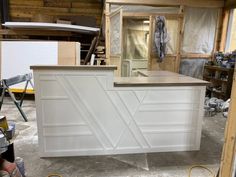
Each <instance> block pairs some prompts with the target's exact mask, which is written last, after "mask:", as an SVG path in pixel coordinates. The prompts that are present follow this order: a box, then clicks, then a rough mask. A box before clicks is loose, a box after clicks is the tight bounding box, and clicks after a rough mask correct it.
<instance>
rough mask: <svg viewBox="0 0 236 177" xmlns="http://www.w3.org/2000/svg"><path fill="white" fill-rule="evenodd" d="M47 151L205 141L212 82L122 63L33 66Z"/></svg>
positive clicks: (110, 150) (159, 148) (186, 147)
mask: <svg viewBox="0 0 236 177" xmlns="http://www.w3.org/2000/svg"><path fill="white" fill-rule="evenodd" d="M31 69H33V74H34V82H35V99H36V114H37V125H38V137H39V151H40V156H41V157H56V156H83V155H107V154H126V153H148V152H170V151H195V150H199V149H200V142H201V130H202V118H203V104H204V97H205V90H206V85H207V84H208V82H206V81H203V80H199V79H194V78H191V77H187V76H184V75H179V74H177V73H171V72H167V71H155V73H154V72H152V73H146V75H145V73H144V74H141V75H142V76H139V77H127V78H124V77H123V78H115V77H114V70H115V69H116V67H115V66H31Z"/></svg>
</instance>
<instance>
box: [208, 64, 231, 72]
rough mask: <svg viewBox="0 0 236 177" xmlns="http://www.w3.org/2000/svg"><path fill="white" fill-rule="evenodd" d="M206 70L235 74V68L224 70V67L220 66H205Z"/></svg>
mask: <svg viewBox="0 0 236 177" xmlns="http://www.w3.org/2000/svg"><path fill="white" fill-rule="evenodd" d="M204 67H205V68H206V69H211V70H217V71H227V72H229V71H230V72H233V71H234V69H233V68H224V67H220V66H211V65H205V66H204Z"/></svg>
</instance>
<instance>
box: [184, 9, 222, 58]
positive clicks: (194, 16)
mask: <svg viewBox="0 0 236 177" xmlns="http://www.w3.org/2000/svg"><path fill="white" fill-rule="evenodd" d="M217 12H218V9H214V8H190V7H188V8H186V9H185V21H184V39H183V46H182V52H183V53H202V54H211V52H212V50H213V46H214V38H215V31H216V25H217V17H218V13H217Z"/></svg>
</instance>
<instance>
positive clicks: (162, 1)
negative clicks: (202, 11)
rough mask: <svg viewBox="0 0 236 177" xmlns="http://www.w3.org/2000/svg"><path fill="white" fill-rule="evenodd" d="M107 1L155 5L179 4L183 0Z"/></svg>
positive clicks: (107, 0) (111, 0) (110, 0)
mask: <svg viewBox="0 0 236 177" xmlns="http://www.w3.org/2000/svg"><path fill="white" fill-rule="evenodd" d="M106 2H107V3H112V4H127V5H135V4H136V5H154V6H161V5H167V6H178V5H180V3H181V0H145V1H144V0H135V1H134V0H106Z"/></svg>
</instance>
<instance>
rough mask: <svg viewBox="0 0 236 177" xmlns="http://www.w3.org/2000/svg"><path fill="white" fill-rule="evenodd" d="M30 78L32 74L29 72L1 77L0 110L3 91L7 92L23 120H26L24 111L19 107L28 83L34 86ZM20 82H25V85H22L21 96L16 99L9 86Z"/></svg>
mask: <svg viewBox="0 0 236 177" xmlns="http://www.w3.org/2000/svg"><path fill="white" fill-rule="evenodd" d="M31 79H32V74H31V73H28V74H24V75H18V76H15V77H12V78H9V79H2V80H1V83H0V84H1V85H0V95H1V97H0V110H1V108H2V104H3V100H4V96H5V93H6V92H8V94H9V95H10V97H11V99H12V100H13V102H14V104H15V105H16V107H17V109H18V110H19V111H20V114H21V115H22V117H23V118H24V120H25V121H26V122H27V121H28V119H27V117H26V115H25V113H24V111H23V110H22V108H21V107H22V104H23V100H24V97H25V93H26V90H27V87H28V85H29V83H30V85H31V86H32V87H34V86H33V83H32V81H31ZM22 82H26V83H25V87H24V90H23V92H22V96H21V98H20V99H19V100H17V99H16V98H15V95H14V93H12V92H11V89H10V86H12V85H16V84H19V83H22Z"/></svg>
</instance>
